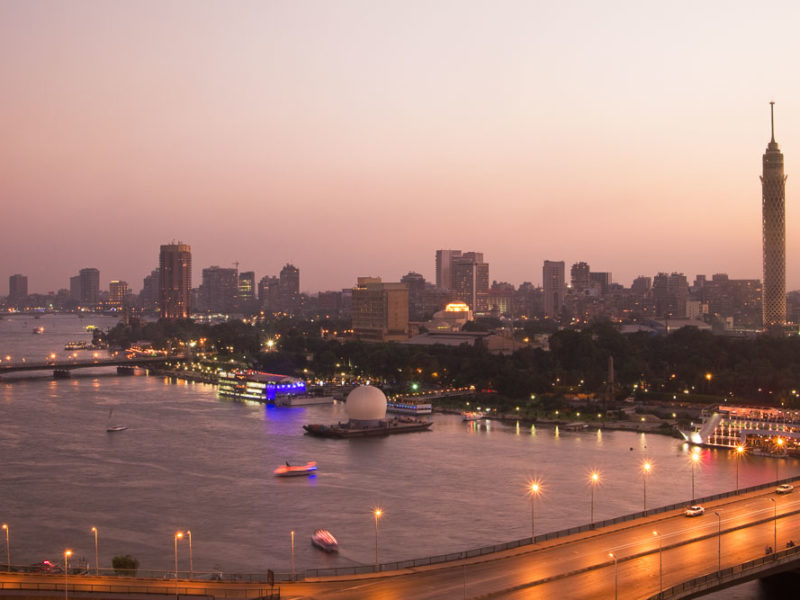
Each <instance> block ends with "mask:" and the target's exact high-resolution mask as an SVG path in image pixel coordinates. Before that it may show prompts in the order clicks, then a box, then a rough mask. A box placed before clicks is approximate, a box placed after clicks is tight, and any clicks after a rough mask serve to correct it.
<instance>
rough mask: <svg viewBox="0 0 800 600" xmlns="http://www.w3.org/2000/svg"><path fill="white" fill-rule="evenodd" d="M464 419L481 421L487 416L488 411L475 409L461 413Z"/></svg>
mask: <svg viewBox="0 0 800 600" xmlns="http://www.w3.org/2000/svg"><path fill="white" fill-rule="evenodd" d="M461 417H462V420H464V421H481V420H483V419H485V418H486V413H485V412H483V411H480V410H473V411H467V412H463V413H461Z"/></svg>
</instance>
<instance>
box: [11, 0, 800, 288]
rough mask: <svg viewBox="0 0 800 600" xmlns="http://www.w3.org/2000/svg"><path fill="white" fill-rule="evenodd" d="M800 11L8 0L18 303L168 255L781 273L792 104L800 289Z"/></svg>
mask: <svg viewBox="0 0 800 600" xmlns="http://www.w3.org/2000/svg"><path fill="white" fill-rule="evenodd" d="M798 22H800V5H797V4H795V3H792V2H788V1H784V2H776V3H773V4H770V5H756V4H755V3H751V2H721V1H712V2H703V3H696V2H687V1H677V2H672V3H654V2H636V1H633V0H625V1H618V2H606V3H596V2H590V1H576V0H572V1H567V2H560V3H552V2H534V1H512V0H507V1H500V2H495V1H485V2H484V1H478V0H461V1H457V0H433V1H413V0H382V1H381V2H373V1H371V0H360V1H359V0H337V1H336V2H324V1H317V2H313V1H301V0H292V1H288V0H287V1H281V2H278V1H241V2H237V3H235V4H231V3H226V2H221V1H219V2H211V1H202V0H192V1H188V0H187V1H140V2H125V3H123V2H86V1H79V0H77V1H74V2H68V3H67V2H56V1H36V0H34V1H27V0H26V1H23V0H7V1H6V2H3V3H2V4H0V53H2V56H3V57H4V60H3V61H0V78H2V81H3V82H4V91H3V95H2V99H0V103H1V104H2V110H0V130H1V131H2V132H3V134H4V135H3V137H4V139H5V143H4V144H3V145H2V146H0V196H1V197H2V199H3V202H2V207H3V210H2V216H0V219H2V222H3V225H4V226H3V228H2V235H1V236H0V255H2V257H3V259H2V266H3V268H2V269H0V279H2V281H0V293H2V294H5V293H6V291H7V282H8V276H9V275H11V274H13V273H22V274H25V275H27V276H28V279H29V290H30V291H31V292H32V293H33V292H40V293H43V292H47V291H55V290H57V289H59V288H64V287H68V278H69V276H71V275H74V274H76V273H77V271H78V269H80V268H82V267H87V266H90V267H97V268H98V269H100V273H101V286H103V287H107V284H108V281H109V280H110V279H123V280H126V281H128V283H129V284H130V286H131V288H132V289H133V290H134V291H137V292H138V290H139V289H140V288H141V282H142V278H143V277H144V276H145V275H147V274H148V273H149V272H150V271H151V270H152V269H153V268H155V267H156V266H157V262H158V248H159V245H160V244H164V243H169V242H171V241H173V240H181V241H184V242H186V243H189V244H191V246H192V253H193V266H194V276H193V285H195V286H196V285H198V284H199V282H200V271H201V269H202V268H204V267H207V266H210V265H220V266H232V264H233V263H234V262H236V261H238V262H239V268H240V269H241V270H253V271H255V272H256V276H257V277H259V278H260V277H261V276H263V275H266V274H277V273H278V272H279V270H280V268H281V267H282V266H283V265H284V264H285V263H286V262H292V263H293V264H295V265H296V266H297V267H298V268H299V269H300V274H301V289H303V290H308V291H312V292H313V291H317V290H324V289H341V288H343V287H350V286H352V285H353V284H354V283H355V280H356V277H357V276H360V275H375V276H382V277H383V278H384V280H386V281H396V280H398V279H399V278H400V277H401V276H402V275H403V274H405V273H406V272H408V271H411V270H414V271H418V272H420V273H422V274H423V275H424V276H425V277H426V279H428V280H433V279H434V269H433V266H434V253H435V250H436V249H439V248H459V249H463V250H475V251H481V252H483V253H484V256H485V258H486V260H487V262H489V264H490V279H493V280H505V281H510V282H512V283H514V284H515V285H519V284H520V283H521V282H523V281H532V282H533V283H536V284H539V283H541V266H542V261H543V260H545V259H549V260H564V261H565V262H566V263H567V267H568V268H569V265H571V264H572V263H574V262H577V261H580V260H584V261H586V262H588V263H589V264H590V265H591V267H592V269H593V270H597V271H610V272H611V273H612V276H613V280H614V281H616V282H619V283H622V284H624V285H626V286H628V285H630V283H631V281H632V279H633V278H634V277H636V276H637V275H648V276H652V275H653V274H655V273H657V272H659V271H668V272H672V271H679V272H683V273H685V274H686V275H687V277H688V278H689V280H690V281H692V280H693V278H694V275H695V274H697V273H704V274H707V275H709V276H710V275H711V274H713V273H719V272H724V273H728V274H729V275H730V276H731V277H733V278H758V279H761V277H762V267H761V188H760V182H759V179H758V176H759V175H760V173H761V155H762V153H763V152H764V149H765V148H766V145H767V142H768V141H769V135H770V132H769V104H768V103H769V101H770V100H773V99H774V100H775V101H776V105H775V122H776V140H777V141H778V143H779V144H780V146H781V150H782V151H783V153H784V155H785V158H786V166H785V168H786V173H787V174H788V175H789V179H788V181H787V187H786V198H787V214H786V218H787V289H789V290H792V289H797V288H798V287H800V264H799V263H798V261H795V260H793V257H794V256H797V255H798V250H799V249H800V236H799V235H797V233H798V231H800V215H799V214H798V211H797V210H796V208H795V206H796V202H795V199H796V198H798V196H799V195H798V194H797V193H796V192H795V189H796V188H795V186H794V185H793V182H794V181H795V178H796V177H800V83H799V82H798V80H797V78H796V77H794V76H793V73H794V71H795V70H796V64H795V62H796V57H797V56H800V36H798V35H797V31H796V23H798Z"/></svg>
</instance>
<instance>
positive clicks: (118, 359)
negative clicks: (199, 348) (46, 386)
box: [0, 355, 183, 378]
mask: <svg viewBox="0 0 800 600" xmlns="http://www.w3.org/2000/svg"><path fill="white" fill-rule="evenodd" d="M182 358H183V357H182V356H134V357H129V356H127V355H122V356H111V357H107V358H87V359H80V360H78V359H69V360H45V361H25V362H16V363H0V376H2V375H6V374H8V373H18V372H23V371H53V376H54V377H56V378H62V377H69V376H70V372H71V371H73V370H75V369H86V368H89V367H119V368H122V369H133V368H134V367H149V366H155V365H163V364H164V363H166V362H170V361H174V360H181V359H182Z"/></svg>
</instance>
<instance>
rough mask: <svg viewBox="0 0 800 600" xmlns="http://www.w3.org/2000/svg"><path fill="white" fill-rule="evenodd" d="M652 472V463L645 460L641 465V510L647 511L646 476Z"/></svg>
mask: <svg viewBox="0 0 800 600" xmlns="http://www.w3.org/2000/svg"><path fill="white" fill-rule="evenodd" d="M652 470H653V463H651V462H650V461H649V460H646V461H644V462H643V463H642V496H643V498H642V507H643V508H642V510H647V476H648V475H650V471H652Z"/></svg>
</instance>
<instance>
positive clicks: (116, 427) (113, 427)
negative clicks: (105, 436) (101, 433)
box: [106, 408, 128, 433]
mask: <svg viewBox="0 0 800 600" xmlns="http://www.w3.org/2000/svg"><path fill="white" fill-rule="evenodd" d="M113 412H114V409H113V408H110V409H109V410H108V425H107V426H106V431H107V432H109V433H113V432H115V431H125V430H126V429H127V428H128V426H127V425H112V424H111V413H113Z"/></svg>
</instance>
